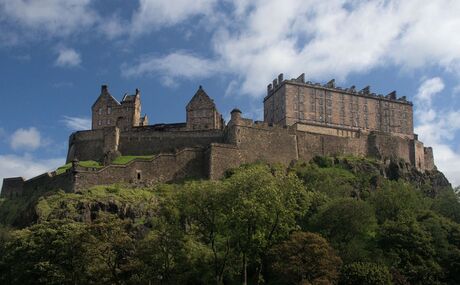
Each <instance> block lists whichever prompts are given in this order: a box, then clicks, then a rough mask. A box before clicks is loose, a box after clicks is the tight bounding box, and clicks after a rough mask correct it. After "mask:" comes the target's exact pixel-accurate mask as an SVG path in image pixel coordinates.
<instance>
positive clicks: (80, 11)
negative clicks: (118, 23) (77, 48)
mask: <svg viewBox="0 0 460 285" xmlns="http://www.w3.org/2000/svg"><path fill="white" fill-rule="evenodd" d="M90 5H91V0H34V1H29V0H13V1H12V0H0V15H3V16H4V17H5V18H7V19H9V20H10V21H12V22H14V23H17V24H19V25H21V26H22V27H24V28H27V29H29V30H34V31H45V32H47V33H48V34H51V35H69V34H71V33H73V32H76V31H78V30H81V29H82V28H84V27H88V26H91V25H93V24H94V23H95V21H96V19H98V17H97V16H96V14H95V12H94V11H93V10H92V9H91V8H90Z"/></svg>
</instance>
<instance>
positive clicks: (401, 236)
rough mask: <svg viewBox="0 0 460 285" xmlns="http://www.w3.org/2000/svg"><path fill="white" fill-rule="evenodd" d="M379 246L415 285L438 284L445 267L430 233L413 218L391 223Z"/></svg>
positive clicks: (389, 259)
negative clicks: (440, 260) (442, 265)
mask: <svg viewBox="0 0 460 285" xmlns="http://www.w3.org/2000/svg"><path fill="white" fill-rule="evenodd" d="M378 244H379V246H380V248H381V249H382V250H383V253H384V255H385V257H386V260H387V262H388V264H389V265H391V266H393V267H394V268H396V269H397V270H398V271H399V272H400V273H402V274H403V275H404V276H405V277H406V278H407V280H408V281H409V282H410V283H411V284H436V283H437V282H438V280H439V277H440V275H441V267H440V265H439V264H438V262H437V261H436V258H435V254H436V251H435V248H434V246H433V242H432V237H431V235H430V233H429V232H427V231H426V230H424V229H423V227H421V226H420V224H419V223H418V222H417V220H416V219H415V217H414V216H413V215H403V216H400V217H398V218H397V219H396V221H391V220H388V221H386V222H385V223H384V224H383V225H382V226H381V228H380V231H379V235H378Z"/></svg>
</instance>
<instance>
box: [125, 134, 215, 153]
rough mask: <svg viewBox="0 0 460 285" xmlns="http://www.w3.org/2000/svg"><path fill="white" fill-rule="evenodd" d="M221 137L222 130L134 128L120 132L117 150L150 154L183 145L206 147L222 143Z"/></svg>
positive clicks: (182, 146) (169, 150) (172, 149)
mask: <svg viewBox="0 0 460 285" xmlns="http://www.w3.org/2000/svg"><path fill="white" fill-rule="evenodd" d="M223 138H224V131H223V130H204V131H173V132H161V131H151V130H149V129H148V128H145V129H144V128H135V129H133V130H132V131H129V132H122V133H121V135H120V145H119V151H120V152H121V153H122V154H123V155H150V154H156V153H160V152H171V151H174V150H175V149H181V148H184V147H194V146H200V147H207V146H209V145H210V144H211V143H222V142H223Z"/></svg>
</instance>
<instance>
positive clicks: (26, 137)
mask: <svg viewBox="0 0 460 285" xmlns="http://www.w3.org/2000/svg"><path fill="white" fill-rule="evenodd" d="M42 143H43V140H42V138H41V135H40V132H39V131H38V130H37V129H36V128H34V127H31V128H28V129H18V130H16V131H15V132H14V133H13V134H12V135H11V137H10V146H11V148H12V149H14V150H19V149H23V150H27V151H32V150H35V149H37V148H39V147H40V146H41V145H42Z"/></svg>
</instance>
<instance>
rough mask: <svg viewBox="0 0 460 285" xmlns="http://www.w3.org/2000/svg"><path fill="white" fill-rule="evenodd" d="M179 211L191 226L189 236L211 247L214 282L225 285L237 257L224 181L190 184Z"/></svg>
mask: <svg viewBox="0 0 460 285" xmlns="http://www.w3.org/2000/svg"><path fill="white" fill-rule="evenodd" d="M179 197H180V198H179V199H180V202H179V204H180V206H179V207H180V209H181V215H182V216H183V217H184V219H185V221H186V224H187V226H188V232H187V234H188V235H192V236H193V238H195V239H197V241H199V242H202V243H203V244H204V245H206V246H207V247H209V250H210V251H211V252H212V264H210V266H211V267H212V268H213V275H214V281H215V283H216V284H221V283H223V280H224V276H225V274H226V272H227V271H228V270H231V271H233V270H232V269H231V268H230V267H231V265H232V263H231V262H230V259H232V258H234V257H235V254H234V251H233V248H232V246H231V243H230V234H229V228H228V225H227V216H226V213H225V209H227V208H228V207H229V205H227V203H228V201H226V200H225V199H223V198H224V196H223V186H222V182H220V181H218V182H216V181H214V182H213V181H202V182H190V183H187V184H186V185H185V186H184V189H183V191H182V192H181V195H180V196H179Z"/></svg>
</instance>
